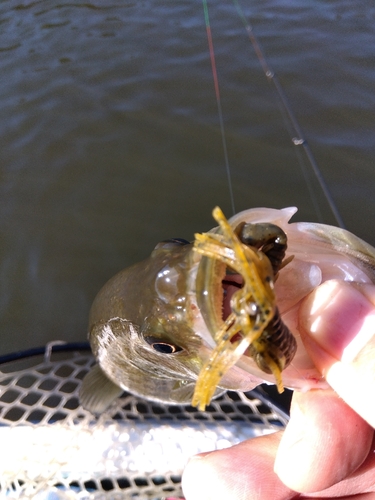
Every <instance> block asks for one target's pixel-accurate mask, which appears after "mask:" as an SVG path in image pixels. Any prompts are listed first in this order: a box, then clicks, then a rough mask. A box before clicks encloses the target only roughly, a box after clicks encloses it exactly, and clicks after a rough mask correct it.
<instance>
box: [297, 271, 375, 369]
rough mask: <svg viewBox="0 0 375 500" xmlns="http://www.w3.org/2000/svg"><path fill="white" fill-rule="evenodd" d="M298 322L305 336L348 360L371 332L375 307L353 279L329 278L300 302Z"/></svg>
mask: <svg viewBox="0 0 375 500" xmlns="http://www.w3.org/2000/svg"><path fill="white" fill-rule="evenodd" d="M300 324H301V326H302V328H301V334H302V336H303V338H304V340H307V341H308V340H309V338H310V339H312V340H313V341H315V342H316V343H317V344H318V345H319V346H320V347H321V348H323V349H324V350H325V351H326V352H327V353H328V354H330V355H331V356H332V357H334V358H336V359H337V360H341V361H344V362H350V361H352V360H353V359H354V358H355V357H356V356H357V354H358V352H359V351H361V350H362V348H363V347H364V346H365V345H366V344H367V343H368V342H369V340H370V339H371V338H372V337H373V336H374V332H375V308H374V306H373V304H371V302H370V301H369V300H368V299H367V298H366V297H365V296H364V295H363V294H362V293H361V292H360V291H359V290H358V289H357V288H356V287H355V286H354V285H353V284H352V283H350V282H343V281H338V280H330V281H327V282H325V283H323V284H322V285H321V286H320V287H318V288H317V290H316V291H315V293H314V294H312V295H311V296H310V297H309V298H308V299H306V301H305V302H304V304H303V305H302V306H301V311H300ZM309 347H311V348H312V349H313V348H314V346H313V344H312V343H311V342H310V343H309Z"/></svg>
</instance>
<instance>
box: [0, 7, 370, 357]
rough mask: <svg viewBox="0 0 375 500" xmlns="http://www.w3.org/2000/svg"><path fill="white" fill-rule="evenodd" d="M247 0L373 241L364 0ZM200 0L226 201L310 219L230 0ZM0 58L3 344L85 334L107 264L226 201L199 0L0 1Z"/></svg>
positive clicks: (328, 175)
mask: <svg viewBox="0 0 375 500" xmlns="http://www.w3.org/2000/svg"><path fill="white" fill-rule="evenodd" d="M242 4H243V5H242ZM241 5H242V7H243V8H244V11H245V14H246V15H247V16H248V19H249V20H250V21H251V22H252V25H253V27H254V30H255V33H256V35H257V37H258V39H259V41H260V43H261V45H262V47H263V50H264V52H265V55H266V57H267V60H268V63H269V64H270V65H271V66H272V68H273V69H274V70H275V72H276V73H277V75H278V77H279V80H280V82H281V84H282V86H283V89H284V91H285V93H286V95H287V96H288V99H289V102H290V105H291V107H292V108H293V110H294V112H295V115H296V116H297V119H298V121H299V123H300V126H301V127H302V129H303V130H304V133H305V135H306V137H307V138H308V141H309V144H310V147H311V149H312V151H313V153H314V155H315V158H316V161H317V163H318V165H319V166H320V169H321V171H322V173H323V175H324V177H325V179H326V182H327V184H328V186H329V189H330V191H331V193H332V197H333V199H334V201H335V203H336V205H337V207H338V210H339V211H340V213H341V216H342V218H343V220H344V222H345V224H346V226H347V227H348V229H350V230H352V231H353V232H355V233H357V234H358V235H359V236H361V237H363V238H365V239H367V240H368V241H369V242H371V243H373V244H375V236H374V234H373V219H374V216H375V196H374V195H373V191H374V189H373V185H374V176H375V172H374V167H373V165H374V161H373V158H374V152H375V151H374V149H375V148H374V131H375V120H374V118H375V116H374V112H375V90H374V88H375V86H374V83H375V67H374V61H375V59H374V47H375V7H374V6H373V1H372V0H363V1H362V2H353V1H352V0H326V1H323V0H314V1H309V0H253V1H251V2H250V1H246V2H245V1H242V0H241ZM209 9H210V16H211V29H212V33H213V39H214V45H215V52H216V63H217V67H218V74H219V80H220V88H221V97H222V108H223V113H224V121H225V127H226V138H227V143H228V153H229V161H230V165H231V169H232V176H233V179H232V182H233V189H234V198H235V203H236V209H237V210H242V209H245V208H249V207H252V206H272V207H282V206H288V205H296V206H298V207H299V209H300V212H299V215H298V217H299V219H300V220H301V219H304V220H318V219H317V217H318V215H317V213H316V211H315V210H314V204H313V202H312V200H311V198H310V196H309V190H308V188H307V185H306V183H305V180H304V176H303V174H302V171H301V167H300V164H299V162H298V159H297V156H296V153H295V149H296V148H295V146H293V145H292V143H291V139H290V136H289V135H288V132H287V130H286V127H285V123H284V121H283V117H282V114H281V113H280V111H279V108H278V104H277V103H278V101H277V99H275V94H274V92H273V89H272V86H271V85H270V84H269V83H268V81H267V79H266V78H265V76H264V74H263V72H262V69H261V67H260V65H259V62H258V60H257V58H256V56H255V53H254V51H253V49H252V46H251V44H250V42H249V40H248V38H247V35H246V32H245V30H244V27H243V24H242V22H241V20H240V18H239V16H238V13H237V11H236V9H235V8H234V6H233V4H232V3H231V2H209ZM0 69H1V71H0V82H1V85H0V99H1V120H0V141H1V142H0V175H1V177H0V199H1V205H0V231H1V236H0V237H1V245H0V332H1V333H0V335H1V341H2V344H1V348H0V352H1V353H5V352H10V351H13V350H18V349H24V348H27V347H31V346H37V345H42V344H44V343H45V342H47V341H49V340H55V339H64V340H67V341H73V340H81V339H84V338H85V336H86V324H87V316H88V310H89V307H90V303H91V302H92V300H93V298H94V296H95V294H96V292H97V291H98V289H99V288H100V287H101V285H102V284H103V283H104V282H105V281H106V280H107V279H108V278H109V277H111V276H112V275H113V274H114V273H115V272H116V271H118V270H120V269H121V268H123V267H125V266H127V265H129V264H131V263H133V262H135V261H137V260H139V259H141V258H143V257H146V256H147V255H148V254H149V253H150V251H151V249H152V248H153V246H154V245H155V243H156V242H158V241H160V240H162V239H165V238H168V237H171V236H181V237H184V238H187V239H191V238H192V236H193V233H194V232H195V231H202V230H206V229H208V228H209V227H211V226H212V225H213V223H212V221H211V216H210V213H211V210H212V208H213V207H214V206H215V205H216V204H219V205H220V206H221V207H222V208H223V209H224V211H225V212H226V213H227V214H228V215H230V213H231V208H230V200H229V195H228V185H227V178H226V173H225V168H224V159H223V151H222V144H221V136H220V128H219V122H218V115H217V106H216V101H215V93H214V87H213V80H212V73H211V66H210V61H209V54H208V47H207V39H206V31H205V25H204V16H203V8H202V4H201V2H200V1H194V0H189V1H182V0H181V1H175V2H167V1H165V0H164V1H163V2H161V1H157V0H155V1H152V0H149V1H138V2H122V1H121V2H120V1H118V2H117V3H111V2H104V1H101V2H99V1H96V2H91V3H88V2H79V1H73V2H64V1H61V0H60V1H56V0H49V1H47V0H41V1H28V0H19V1H18V0H9V1H3V2H1V4H0ZM306 165H307V168H309V167H308V163H306V164H305V166H306ZM310 177H311V179H313V177H312V176H311V174H310ZM312 182H313V192H314V196H315V198H316V199H315V203H316V204H318V206H319V210H320V211H321V213H322V214H323V219H324V221H325V222H328V223H334V222H335V221H334V219H333V217H332V214H331V213H330V210H329V208H328V205H327V203H326V201H325V200H324V197H323V196H322V193H321V190H320V188H319V186H318V184H317V183H316V181H314V180H312Z"/></svg>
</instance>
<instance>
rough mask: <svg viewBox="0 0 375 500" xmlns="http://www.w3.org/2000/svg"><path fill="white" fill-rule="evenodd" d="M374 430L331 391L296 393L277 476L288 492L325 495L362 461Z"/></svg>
mask: <svg viewBox="0 0 375 500" xmlns="http://www.w3.org/2000/svg"><path fill="white" fill-rule="evenodd" d="M372 436H373V429H372V428H371V427H370V426H369V425H368V424H367V423H366V422H365V421H364V420H363V419H362V418H361V417H360V416H359V415H358V414H357V413H356V412H355V411H354V410H352V409H351V408H349V407H348V406H347V404H346V403H345V402H344V401H343V400H342V399H340V398H339V397H338V396H337V395H336V394H335V393H334V392H333V391H332V390H313V391H309V392H306V393H298V392H295V393H294V395H293V400H292V406H291V418H290V422H289V423H288V425H287V427H286V429H285V432H284V435H283V437H282V439H281V442H280V447H279V449H278V452H277V455H276V461H275V472H276V473H277V475H278V476H279V478H280V479H281V481H282V482H283V483H284V484H286V485H287V486H288V487H289V488H291V489H293V490H296V491H299V492H303V493H308V492H316V491H321V490H324V489H326V488H328V487H330V486H332V485H333V484H336V483H338V482H340V481H342V480H343V479H344V478H346V477H347V476H349V475H350V474H352V473H353V471H355V470H356V469H357V468H358V467H359V466H360V465H361V464H362V463H363V462H364V461H365V459H366V457H367V455H368V453H369V450H370V446H371V442H372Z"/></svg>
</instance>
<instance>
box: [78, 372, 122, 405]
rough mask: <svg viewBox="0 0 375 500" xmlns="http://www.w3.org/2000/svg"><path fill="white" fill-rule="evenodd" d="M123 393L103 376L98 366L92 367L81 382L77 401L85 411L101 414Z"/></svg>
mask: <svg viewBox="0 0 375 500" xmlns="http://www.w3.org/2000/svg"><path fill="white" fill-rule="evenodd" d="M123 392H124V391H123V389H121V387H119V386H118V385H116V384H114V383H113V382H112V381H111V380H110V379H109V378H108V377H107V376H106V375H105V374H104V372H103V370H102V369H101V368H100V366H99V365H94V366H93V367H92V368H91V370H90V371H89V372H88V373H87V374H86V375H85V377H84V379H83V380H82V385H81V388H80V390H79V399H80V402H81V405H82V406H83V407H84V408H85V409H86V410H89V411H91V412H92V413H102V412H103V411H104V410H106V409H107V408H108V407H109V406H110V404H111V403H112V402H113V401H114V400H115V399H117V398H118V397H119V396H120V395H121V394H122V393H123Z"/></svg>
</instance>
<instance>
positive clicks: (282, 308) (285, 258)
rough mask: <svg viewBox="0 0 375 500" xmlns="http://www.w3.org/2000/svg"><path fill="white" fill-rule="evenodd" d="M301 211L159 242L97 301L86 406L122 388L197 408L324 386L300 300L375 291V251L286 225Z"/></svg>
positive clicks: (262, 213)
mask: <svg viewBox="0 0 375 500" xmlns="http://www.w3.org/2000/svg"><path fill="white" fill-rule="evenodd" d="M296 212H297V208H296V207H288V208H283V209H273V208H252V209H249V210H245V211H243V212H240V213H238V214H236V215H234V216H233V217H231V218H230V219H229V220H227V219H226V218H225V216H224V214H223V212H222V211H221V210H220V208H219V207H216V208H215V209H214V210H213V217H214V219H215V220H216V222H217V223H218V226H216V227H215V228H213V229H212V230H211V231H208V232H207V233H197V234H196V235H195V239H194V241H192V242H189V241H187V240H184V239H180V238H173V239H170V240H167V241H163V242H161V243H158V244H157V245H156V247H155V248H154V250H153V251H152V253H151V255H150V256H149V257H148V258H147V259H145V260H143V261H142V262H139V263H137V264H134V265H133V266H131V267H129V268H126V269H124V270H122V271H120V272H119V273H118V274H116V275H115V276H114V277H113V278H112V279H110V280H109V281H108V282H107V283H106V284H105V285H104V287H103V288H102V289H101V290H100V291H99V293H98V295H97V296H96V298H95V299H94V302H93V304H92V307H91V310H90V316H89V341H90V345H91V348H92V351H93V354H94V356H95V358H96V360H97V363H96V364H95V365H94V366H93V368H92V369H91V370H90V372H89V373H88V374H87V375H86V377H85V378H84V380H83V383H82V386H81V390H80V400H81V404H82V405H83V406H84V407H85V408H87V409H89V410H90V411H92V412H94V413H101V412H103V411H104V410H105V409H106V408H108V407H109V406H110V405H111V403H112V402H113V401H114V399H116V398H117V397H119V396H120V395H121V393H122V392H123V391H124V390H126V391H129V392H130V393H132V394H134V395H137V396H141V397H143V398H146V399H148V400H151V401H156V402H161V403H167V404H190V403H192V404H193V405H194V406H197V407H198V408H199V409H200V410H203V409H204V408H205V407H206V406H207V405H208V404H209V402H210V401H211V399H212V398H216V397H217V396H219V395H220V394H222V393H223V392H225V391H227V390H234V391H249V390H252V389H253V388H254V387H256V386H257V385H259V384H261V383H269V384H272V383H275V382H276V385H277V387H278V390H279V392H281V391H282V390H283V388H284V386H285V387H288V388H291V389H296V390H301V391H306V390H309V389H313V388H323V389H324V388H328V384H327V382H326V381H325V380H324V378H323V377H322V375H321V374H320V373H319V372H318V370H317V369H316V367H315V366H314V364H313V362H312V360H311V359H310V358H309V357H308V355H307V353H306V350H305V348H304V346H303V342H302V340H301V337H300V333H299V329H298V324H299V321H298V314H299V306H300V304H301V302H302V301H303V300H304V299H305V298H306V297H307V296H308V295H309V294H310V293H311V292H313V291H314V290H315V289H316V288H317V287H318V286H320V285H321V284H322V283H324V282H325V281H327V280H332V279H334V280H343V281H349V282H353V283H374V282H375V249H374V248H373V247H372V246H371V245H369V244H368V243H366V242H365V241H363V240H361V239H360V238H358V237H357V236H355V235H354V234H352V233H350V232H349V231H347V230H345V229H341V228H338V227H334V226H329V225H325V224H319V223H314V222H292V223H291V222H290V219H291V218H292V217H293V215H294V214H295V213H296Z"/></svg>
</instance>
